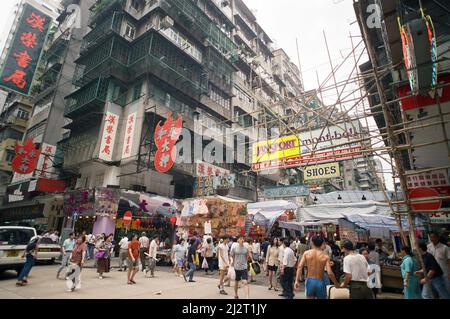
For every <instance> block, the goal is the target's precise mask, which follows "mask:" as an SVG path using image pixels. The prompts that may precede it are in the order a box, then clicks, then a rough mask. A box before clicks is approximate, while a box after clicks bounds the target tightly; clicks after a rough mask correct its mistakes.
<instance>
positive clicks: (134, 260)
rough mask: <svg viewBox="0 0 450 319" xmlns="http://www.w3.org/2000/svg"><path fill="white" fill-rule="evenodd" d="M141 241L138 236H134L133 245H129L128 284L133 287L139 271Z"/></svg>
mask: <svg viewBox="0 0 450 319" xmlns="http://www.w3.org/2000/svg"><path fill="white" fill-rule="evenodd" d="M139 246H140V244H139V241H138V237H137V235H133V239H131V243H129V244H128V284H129V285H133V284H135V283H136V282H135V281H134V276H136V273H137V272H138V271H139Z"/></svg>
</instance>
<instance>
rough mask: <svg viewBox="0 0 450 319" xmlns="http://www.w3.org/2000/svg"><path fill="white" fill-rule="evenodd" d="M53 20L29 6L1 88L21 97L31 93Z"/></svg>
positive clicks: (0, 81)
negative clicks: (16, 93)
mask: <svg viewBox="0 0 450 319" xmlns="http://www.w3.org/2000/svg"><path fill="white" fill-rule="evenodd" d="M50 23H51V18H50V17H49V16H47V15H46V14H44V13H43V12H41V11H39V10H38V9H36V8H34V7H33V6H31V5H29V4H25V5H24V7H23V11H22V15H21V17H20V19H19V23H18V26H17V29H16V32H15V35H14V39H13V41H12V43H11V46H10V49H9V51H8V53H7V55H6V59H5V60H4V65H3V68H2V70H1V72H0V86H2V87H4V88H6V89H8V90H12V91H15V92H18V93H21V94H25V95H28V94H29V93H30V87H31V83H32V82H33V77H34V74H35V72H36V68H37V66H38V64H39V60H40V57H41V53H42V48H43V47H44V43H45V40H46V38H47V33H48V30H49V28H50Z"/></svg>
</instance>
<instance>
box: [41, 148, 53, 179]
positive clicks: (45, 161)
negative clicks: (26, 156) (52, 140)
mask: <svg viewBox="0 0 450 319" xmlns="http://www.w3.org/2000/svg"><path fill="white" fill-rule="evenodd" d="M55 154H56V146H55V145H50V144H46V143H42V153H41V156H40V157H39V161H38V165H37V168H36V170H37V172H36V175H37V176H38V177H40V178H52V177H55V175H54V174H52V173H53V172H54V167H53V162H54V160H55ZM52 175H53V176H52Z"/></svg>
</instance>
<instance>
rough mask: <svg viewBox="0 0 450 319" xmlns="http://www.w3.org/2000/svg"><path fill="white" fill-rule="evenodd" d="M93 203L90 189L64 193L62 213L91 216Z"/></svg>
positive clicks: (92, 193)
mask: <svg viewBox="0 0 450 319" xmlns="http://www.w3.org/2000/svg"><path fill="white" fill-rule="evenodd" d="M94 203H95V197H94V191H93V190H92V189H78V190H74V191H68V192H65V193H64V213H65V214H67V215H75V214H76V215H80V214H84V215H93V214H94Z"/></svg>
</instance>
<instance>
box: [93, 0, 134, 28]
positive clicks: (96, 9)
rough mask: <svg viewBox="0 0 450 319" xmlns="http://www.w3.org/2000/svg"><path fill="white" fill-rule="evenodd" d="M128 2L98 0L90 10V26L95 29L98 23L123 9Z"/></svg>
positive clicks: (121, 0)
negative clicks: (115, 10) (113, 11)
mask: <svg viewBox="0 0 450 319" xmlns="http://www.w3.org/2000/svg"><path fill="white" fill-rule="evenodd" d="M125 4H126V0H97V1H96V2H95V3H94V5H93V6H92V7H91V8H90V9H89V10H90V11H91V13H90V16H89V20H88V25H89V26H90V27H93V26H94V25H95V23H96V22H97V21H100V19H102V18H105V17H107V16H108V15H110V14H111V11H112V10H114V9H122V8H123V7H124V5H125Z"/></svg>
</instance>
